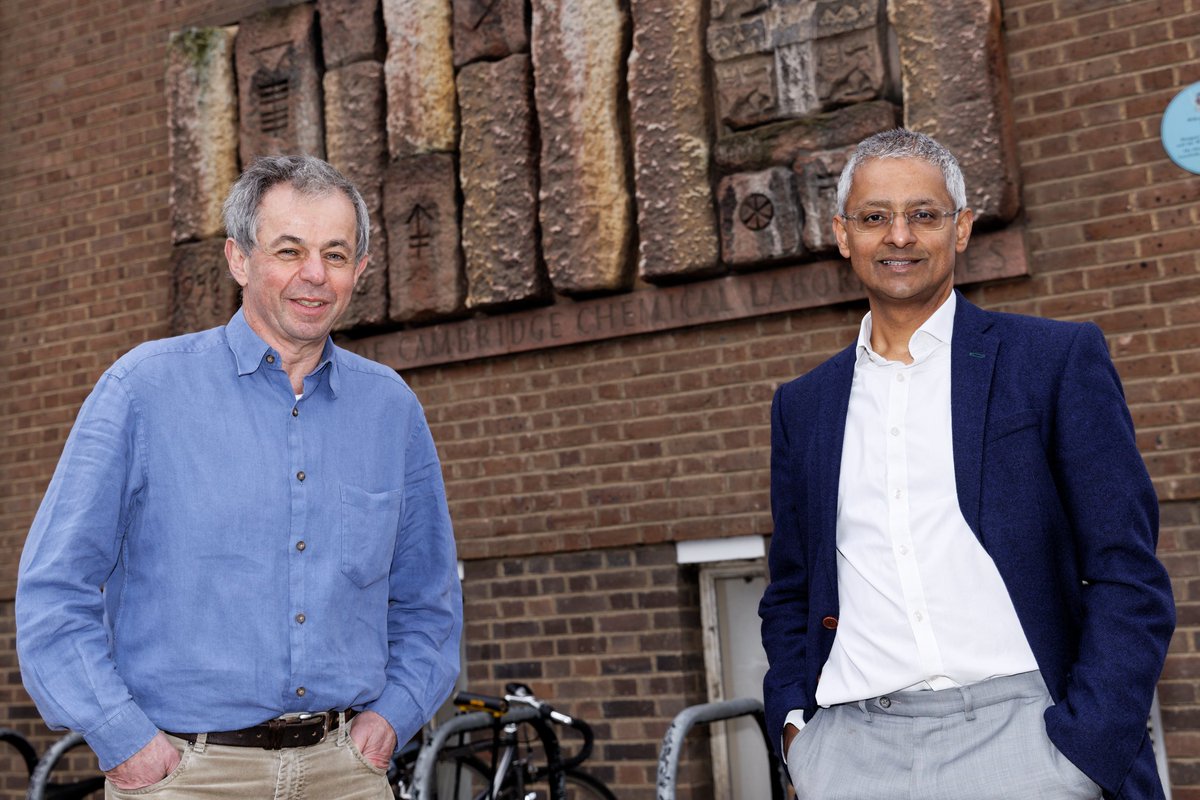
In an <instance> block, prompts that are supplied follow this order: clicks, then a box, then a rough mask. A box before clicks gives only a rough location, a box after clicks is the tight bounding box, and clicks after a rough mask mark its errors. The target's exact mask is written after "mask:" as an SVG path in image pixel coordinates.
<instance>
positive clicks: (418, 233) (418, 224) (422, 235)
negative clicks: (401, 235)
mask: <svg viewBox="0 0 1200 800" xmlns="http://www.w3.org/2000/svg"><path fill="white" fill-rule="evenodd" d="M432 221H433V217H432V216H431V215H430V214H429V212H428V211H426V210H425V207H424V206H422V205H421V204H420V203H418V204H417V205H415V206H413V210H412V212H411V213H410V214H409V215H408V218H407V219H405V220H404V224H405V225H408V226H410V230H411V231H412V233H410V234H409V235H408V249H410V250H416V251H417V256H418V257H420V256H421V255H422V253H421V251H422V250H424V249H425V248H426V247H429V246H430V244H431V243H432V241H433V234H432V233H431V232H430V231H429V223H430V222H432Z"/></svg>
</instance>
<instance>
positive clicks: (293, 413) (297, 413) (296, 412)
mask: <svg viewBox="0 0 1200 800" xmlns="http://www.w3.org/2000/svg"><path fill="white" fill-rule="evenodd" d="M292 416H293V417H298V416H300V409H298V408H293V409H292Z"/></svg>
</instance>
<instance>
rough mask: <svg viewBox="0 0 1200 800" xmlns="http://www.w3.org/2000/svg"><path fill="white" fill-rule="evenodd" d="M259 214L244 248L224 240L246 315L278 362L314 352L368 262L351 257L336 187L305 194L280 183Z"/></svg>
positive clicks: (350, 221) (346, 204)
mask: <svg viewBox="0 0 1200 800" xmlns="http://www.w3.org/2000/svg"><path fill="white" fill-rule="evenodd" d="M258 219H259V223H258V243H257V244H256V245H255V246H254V247H253V248H252V249H251V251H250V253H243V252H242V251H241V250H240V249H239V248H238V246H237V245H236V244H235V243H234V241H233V240H232V239H229V240H228V241H226V243H225V257H226V259H227V260H228V261H229V271H230V272H231V273H232V274H233V277H234V279H235V280H236V281H237V282H238V283H239V284H240V285H241V287H242V310H243V313H244V314H245V317H246V322H247V324H249V325H250V327H251V328H252V329H253V330H254V332H255V333H257V334H258V335H259V336H261V337H262V339H263V340H264V341H265V342H266V343H267V344H269V345H271V346H272V347H274V348H275V349H276V350H278V351H279V352H280V354H281V355H283V357H284V361H285V363H287V362H289V361H292V362H294V361H296V360H301V361H303V360H305V359H315V358H317V357H319V356H320V353H321V351H322V350H323V349H324V346H325V339H326V337H328V336H329V331H330V330H332V328H333V324H334V322H336V321H337V319H338V317H339V316H341V314H342V312H343V311H345V310H346V306H347V305H348V304H349V303H350V296H351V294H352V292H353V291H354V284H355V282H356V281H357V280H358V276H359V275H360V274H361V273H362V271H363V268H364V267H365V266H366V263H367V260H366V258H363V259H362V260H361V261H359V263H357V264H355V263H354V245H355V230H356V229H355V216H354V206H353V205H352V204H351V202H350V200H349V198H347V197H346V196H345V195H343V194H342V193H341V192H329V193H327V194H320V195H315V196H314V195H306V194H301V193H300V192H297V191H296V190H295V189H293V188H292V187H291V186H290V185H288V184H279V185H277V186H275V187H273V188H272V189H270V190H269V191H268V192H267V193H266V195H264V196H263V199H262V203H261V204H260V206H259V216H258ZM314 353H315V354H314Z"/></svg>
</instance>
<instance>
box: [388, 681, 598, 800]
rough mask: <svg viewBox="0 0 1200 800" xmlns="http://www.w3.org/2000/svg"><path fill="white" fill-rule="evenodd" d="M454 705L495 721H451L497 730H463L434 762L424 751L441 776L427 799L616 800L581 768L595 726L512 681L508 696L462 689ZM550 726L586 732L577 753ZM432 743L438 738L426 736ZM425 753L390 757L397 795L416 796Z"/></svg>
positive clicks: (413, 748) (406, 751)
mask: <svg viewBox="0 0 1200 800" xmlns="http://www.w3.org/2000/svg"><path fill="white" fill-rule="evenodd" d="M454 705H455V706H457V707H458V709H459V710H460V711H463V712H471V711H476V712H480V711H481V712H485V713H486V714H487V715H490V717H491V720H490V721H488V720H486V718H482V719H481V720H478V721H476V722H472V721H471V720H469V719H467V718H464V717H456V718H455V720H452V721H451V722H450V723H448V725H453V724H454V723H455V722H456V721H458V720H463V721H464V723H467V724H470V726H471V727H473V728H476V729H480V728H484V727H490V728H491V734H490V735H488V736H484V737H478V736H477V737H474V738H470V739H469V738H467V735H466V731H465V730H463V731H462V732H460V733H459V734H458V741H457V743H456V744H453V745H450V746H446V747H442V748H440V749H439V750H438V752H437V754H436V757H435V759H430V758H429V757H428V756H426V757H425V759H424V761H425V762H426V763H428V762H429V761H431V760H432V762H433V764H434V765H435V768H437V770H438V776H437V777H438V778H439V780H438V782H437V788H436V789H435V790H434V794H433V797H428V796H422V798H421V800H538V799H539V798H545V797H548V798H549V800H616V797H615V795H613V793H612V791H610V790H609V788H608V787H607V786H605V785H604V783H603V782H602V781H600V780H599V779H598V778H596V777H594V776H593V775H590V774H588V773H587V772H584V771H582V770H580V769H579V765H580V764H582V763H583V762H584V761H585V760H587V758H588V756H590V755H591V753H592V747H593V744H594V742H595V736H594V734H593V732H592V728H591V726H590V725H588V724H587V723H586V722H584V721H583V720H582V719H579V718H577V717H571V716H568V715H567V714H563V713H562V712H560V711H556V710H555V709H554V708H552V707H551V706H550V705H549V704H548V703H545V702H543V701H541V700H538V699H537V697H535V696H534V694H533V692H532V691H531V690H530V689H529V687H528V686H525V685H524V684H519V683H510V684H508V685H506V686H505V695H504V696H503V697H492V696H489V695H480V694H474V693H470V692H460V693H459V694H458V695H456V696H455V698H454ZM551 723H555V724H556V725H558V726H560V727H567V728H572V729H574V730H576V731H578V732H579V733H580V734H581V735H582V737H583V743H582V745H581V746H580V748H579V750H578V751H577V752H576V753H575V754H574V755H571V756H569V757H566V758H564V757H563V756H562V750H561V748H560V745H559V741H558V735H557V734H556V733H555V726H554V725H552V724H551ZM530 729H532V731H533V734H534V735H530ZM426 746H432V743H429V742H428V740H427V745H426ZM421 750H422V745H421V744H419V743H417V742H415V741H414V742H410V743H409V744H408V745H407V746H405V747H404V748H403V749H401V750H400V752H399V753H397V755H396V756H395V757H394V758H393V760H392V765H391V769H389V771H388V780H389V782H390V783H391V785H392V789H393V792H394V793H395V796H396V798H397V799H398V800H412V798H415V797H416V792H417V789H418V786H417V784H418V783H420V781H421V779H422V776H420V775H418V774H417V768H418V761H419V760H422V759H421V758H420V754H421ZM426 781H427V783H426V785H430V784H431V783H432V781H431V780H430V779H429V778H426ZM535 784H545V785H547V786H548V793H546V792H544V791H537V790H534V789H531V788H530V787H531V785H535Z"/></svg>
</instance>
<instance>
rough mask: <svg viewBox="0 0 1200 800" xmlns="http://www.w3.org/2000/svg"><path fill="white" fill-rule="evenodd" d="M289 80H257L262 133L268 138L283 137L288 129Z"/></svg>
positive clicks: (256, 88) (271, 78) (276, 78)
mask: <svg viewBox="0 0 1200 800" xmlns="http://www.w3.org/2000/svg"><path fill="white" fill-rule="evenodd" d="M288 91H289V86H288V79H287V78H286V77H285V78H278V77H276V76H268V77H265V78H258V79H256V80H255V85H254V93H255V95H256V96H257V97H258V108H259V114H260V119H261V121H262V122H261V124H262V132H263V133H264V134H266V135H268V136H281V135H283V134H284V133H286V132H287V129H288Z"/></svg>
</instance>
